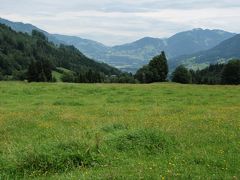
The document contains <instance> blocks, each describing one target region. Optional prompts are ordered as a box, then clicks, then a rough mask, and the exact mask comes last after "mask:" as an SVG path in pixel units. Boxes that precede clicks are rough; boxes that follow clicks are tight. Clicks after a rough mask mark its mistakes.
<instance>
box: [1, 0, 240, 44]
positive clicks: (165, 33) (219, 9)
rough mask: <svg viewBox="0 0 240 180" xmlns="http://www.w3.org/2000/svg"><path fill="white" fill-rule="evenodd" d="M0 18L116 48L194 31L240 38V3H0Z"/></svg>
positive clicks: (225, 0) (13, 0) (227, 0)
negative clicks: (214, 31) (220, 32)
mask: <svg viewBox="0 0 240 180" xmlns="http://www.w3.org/2000/svg"><path fill="white" fill-rule="evenodd" d="M0 17H2V18H6V19H9V20H12V21H21V22H25V23H31V24H34V25H36V26H38V27H39V28H41V29H43V30H46V31H48V32H50V33H59V34H66V35H76V36H80V37H83V38H88V39H93V40H97V41H99V42H102V43H104V44H107V45H116V44H122V43H126V42H131V41H134V40H136V39H139V38H142V37H144V36H151V37H161V38H163V37H169V36H171V35H173V34H174V33H176V32H179V31H184V30H190V29H193V28H208V29H223V30H227V31H232V32H237V33H240V0H0Z"/></svg>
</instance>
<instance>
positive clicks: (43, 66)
mask: <svg viewBox="0 0 240 180" xmlns="http://www.w3.org/2000/svg"><path fill="white" fill-rule="evenodd" d="M27 77H28V81H29V82H51V81H52V66H51V63H50V62H49V61H47V60H40V61H37V62H35V61H32V62H31V64H30V65H29V68H28V72H27Z"/></svg>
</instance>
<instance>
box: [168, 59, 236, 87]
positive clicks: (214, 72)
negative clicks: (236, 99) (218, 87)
mask: <svg viewBox="0 0 240 180" xmlns="http://www.w3.org/2000/svg"><path fill="white" fill-rule="evenodd" d="M189 79H191V81H188V82H187V80H189ZM172 81H173V82H179V83H190V82H191V83H193V84H210V85H211V84H212V85H214V84H240V60H231V61H229V62H228V63H227V64H211V65H210V66H208V67H206V68H204V69H202V70H197V71H194V70H187V69H186V68H184V67H183V66H179V67H178V68H176V70H175V71H174V72H173V79H172Z"/></svg>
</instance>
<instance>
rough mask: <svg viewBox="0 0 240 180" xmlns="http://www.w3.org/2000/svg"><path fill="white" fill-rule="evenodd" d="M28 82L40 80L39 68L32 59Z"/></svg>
mask: <svg viewBox="0 0 240 180" xmlns="http://www.w3.org/2000/svg"><path fill="white" fill-rule="evenodd" d="M27 79H28V82H34V81H38V70H37V66H36V63H35V62H34V61H33V60H32V61H31V64H30V65H29V67H28V71H27Z"/></svg>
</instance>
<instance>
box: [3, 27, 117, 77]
mask: <svg viewBox="0 0 240 180" xmlns="http://www.w3.org/2000/svg"><path fill="white" fill-rule="evenodd" d="M34 32H35V33H34V34H33V35H32V36H31V35H29V34H27V33H21V32H15V31H14V30H12V29H11V28H9V27H7V26H5V25H2V24H0V72H1V74H3V75H13V74H14V73H16V72H19V71H24V70H26V69H27V68H28V66H29V64H30V63H31V61H39V60H41V59H45V60H49V61H50V62H51V64H52V66H53V69H55V68H56V67H62V68H66V69H69V70H71V71H75V72H79V71H87V70H89V69H91V70H93V71H96V72H101V73H104V74H105V75H113V74H114V75H115V74H119V73H120V71H119V70H118V69H116V68H113V67H111V66H109V65H107V64H104V63H99V62H96V61H94V60H92V59H90V58H88V57H86V56H85V55H84V54H82V53H81V52H80V51H79V50H78V49H76V48H75V47H73V46H66V45H58V46H57V45H55V44H53V43H50V42H48V40H47V38H46V36H45V35H44V34H43V33H40V32H38V31H34Z"/></svg>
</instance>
